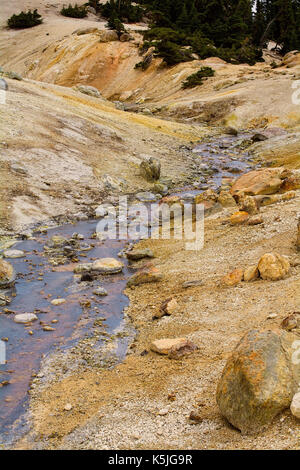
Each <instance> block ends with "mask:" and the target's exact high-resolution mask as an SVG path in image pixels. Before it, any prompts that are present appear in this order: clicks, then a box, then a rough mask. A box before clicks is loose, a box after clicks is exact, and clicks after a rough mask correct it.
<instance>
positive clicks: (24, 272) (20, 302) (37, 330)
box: [0, 134, 251, 444]
mask: <svg viewBox="0 0 300 470" xmlns="http://www.w3.org/2000/svg"><path fill="white" fill-rule="evenodd" d="M245 138H249V134H244V135H243V136H239V137H233V136H226V137H222V138H219V139H214V140H213V141H212V142H206V143H202V144H201V145H199V146H197V147H196V148H195V149H194V150H193V153H195V154H196V156H197V155H199V158H200V157H201V159H200V160H201V162H202V163H200V168H203V170H204V173H205V168H207V167H208V168H210V171H209V174H208V175H206V176H205V180H206V183H203V185H202V187H201V186H199V187H198V188H195V187H192V188H182V189H181V190H178V192H177V193H175V192H174V193H173V194H181V195H182V197H183V198H184V196H185V194H187V193H188V194H191V193H192V194H195V193H199V192H202V191H203V190H204V189H206V187H216V188H217V187H219V186H220V185H221V180H222V178H223V177H231V178H232V177H236V176H237V173H242V172H246V171H248V170H249V169H250V168H251V156H250V155H249V154H248V153H247V152H246V151H244V152H243V151H241V149H240V143H241V141H242V140H243V139H245ZM201 165H202V166H201ZM97 222H98V221H97V220H89V221H84V222H77V223H76V224H68V225H65V226H61V227H56V228H53V229H49V230H47V232H46V233H38V232H37V233H35V234H34V238H35V239H34V240H25V241H21V242H19V243H17V245H16V246H15V248H17V249H18V250H23V251H24V252H25V254H26V256H25V257H24V258H18V259H8V261H9V262H11V263H12V264H13V266H14V268H15V270H16V272H17V273H18V276H17V281H16V283H15V286H14V288H13V289H8V290H6V291H5V292H4V291H3V292H2V293H5V294H6V295H8V296H9V297H11V299H12V301H11V303H10V304H9V305H7V306H6V307H0V339H1V338H8V341H7V342H6V354H7V357H6V359H7V363H6V364H5V365H0V383H4V384H5V383H6V382H8V383H7V384H6V385H3V386H0V444H1V443H5V442H7V441H8V440H9V436H10V433H11V429H12V425H13V423H14V422H15V421H16V420H17V424H18V426H17V427H18V428H22V424H24V423H22V417H23V416H24V412H25V410H26V407H27V404H28V397H29V395H28V389H29V385H30V382H31V380H32V376H33V375H34V374H37V373H38V371H39V366H40V363H41V359H42V358H43V357H44V356H45V355H47V354H49V353H50V352H52V351H54V350H55V348H56V349H57V348H59V350H64V349H67V348H70V347H71V346H73V345H74V344H76V342H77V341H78V340H79V339H80V338H82V337H84V336H85V335H88V334H89V333H90V332H91V330H92V327H93V325H94V323H95V320H97V319H99V318H100V319H102V318H105V327H106V332H107V333H108V334H113V333H114V332H115V331H117V330H118V329H119V328H120V326H121V325H122V321H123V310H124V308H125V307H126V306H127V305H128V299H127V297H126V296H125V295H124V294H123V291H124V288H125V285H126V281H127V279H128V278H129V277H130V276H131V274H132V270H131V269H130V266H129V265H128V262H127V260H126V259H124V258H122V261H123V262H124V270H123V273H121V274H114V275H107V276H101V277H100V278H98V279H97V280H96V281H93V282H84V283H80V282H79V281H78V279H76V278H74V273H73V268H74V264H72V263H67V264H64V265H59V266H53V265H51V264H50V263H49V260H48V258H47V256H45V255H44V245H45V244H46V243H47V241H48V240H49V239H50V238H51V237H52V236H53V235H61V236H63V237H66V238H71V236H72V234H73V233H74V232H77V233H80V234H82V235H83V236H84V243H87V244H89V245H90V246H91V249H90V250H89V251H80V250H79V251H78V252H77V255H78V261H79V262H80V263H88V262H91V261H93V260H94V259H97V258H104V257H110V258H117V257H118V253H119V252H120V251H121V250H123V249H124V248H125V246H126V244H127V243H128V241H117V240H116V241H112V240H106V241H105V242H100V241H99V240H97V239H96V240H95V239H94V238H92V235H93V233H94V232H95V230H96V225H97ZM99 286H101V287H104V288H105V289H106V290H107V292H108V295H107V296H105V297H98V296H96V295H94V294H93V291H94V290H95V288H96V287H99ZM59 297H61V298H64V299H66V302H65V303H63V304H61V305H56V306H55V305H52V304H51V300H53V299H56V298H59ZM84 302H90V305H89V306H88V308H84V307H83V306H82V305H83V303H84ZM5 309H8V311H11V313H9V312H7V310H5ZM25 312H32V313H35V314H36V315H37V316H38V320H37V321H34V322H32V324H30V325H28V326H27V325H22V324H17V323H15V322H14V314H15V313H25ZM53 320H54V322H53ZM45 324H46V325H49V326H51V327H53V328H54V330H53V331H44V330H43V326H44V325H45ZM101 343H102V339H101V338H100V339H99V340H98V341H97V344H96V345H95V348H97V347H99V346H100V345H101ZM127 346H128V339H127V340H126V337H125V338H123V339H121V340H120V341H119V343H118V348H117V355H118V357H119V359H120V361H121V360H122V359H123V358H124V357H125V355H126V351H127ZM14 429H15V428H14Z"/></svg>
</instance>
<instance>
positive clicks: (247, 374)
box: [216, 330, 297, 434]
mask: <svg viewBox="0 0 300 470" xmlns="http://www.w3.org/2000/svg"><path fill="white" fill-rule="evenodd" d="M295 338H296V337H295V336H294V335H292V334H291V333H287V332H285V331H284V332H282V331H270V330H265V331H260V330H252V331H250V332H248V333H247V334H246V335H245V336H244V337H243V338H242V340H241V341H240V343H239V344H238V345H237V347H236V349H235V350H234V352H233V353H232V355H231V356H230V357H229V359H228V361H227V364H226V366H225V368H224V371H223V374H222V377H221V379H220V381H219V383H218V387H217V395H216V398H217V403H218V406H219V408H220V411H221V413H222V415H223V416H225V417H226V418H227V420H228V421H229V422H230V423H231V424H232V425H233V426H234V427H236V428H238V429H239V430H240V431H242V433H245V434H253V433H257V432H259V431H261V430H262V429H264V428H265V427H266V426H267V425H268V424H269V423H270V422H271V421H272V420H273V418H274V417H275V416H276V415H277V414H278V413H280V412H281V411H283V410H284V409H286V408H288V407H289V406H290V404H291V401H292V398H293V395H294V393H295V391H296V389H297V381H296V379H295V377H294V374H293V370H292V365H291V356H292V344H293V342H294V341H295Z"/></svg>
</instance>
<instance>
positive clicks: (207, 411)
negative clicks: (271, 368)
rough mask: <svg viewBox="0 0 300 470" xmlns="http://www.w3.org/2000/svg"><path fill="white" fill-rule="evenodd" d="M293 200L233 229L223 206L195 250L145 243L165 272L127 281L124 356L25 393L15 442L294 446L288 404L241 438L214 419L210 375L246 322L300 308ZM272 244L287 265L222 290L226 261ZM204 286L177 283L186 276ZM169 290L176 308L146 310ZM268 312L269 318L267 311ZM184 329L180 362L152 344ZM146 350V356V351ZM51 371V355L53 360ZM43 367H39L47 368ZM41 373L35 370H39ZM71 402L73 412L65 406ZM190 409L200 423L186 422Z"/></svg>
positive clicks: (242, 262)
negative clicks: (144, 281)
mask: <svg viewBox="0 0 300 470" xmlns="http://www.w3.org/2000/svg"><path fill="white" fill-rule="evenodd" d="M299 203H300V194H299V191H298V195H297V198H296V199H294V200H292V201H289V202H285V203H279V204H277V205H273V206H269V207H266V208H263V209H262V215H263V218H264V225H261V226H256V227H250V226H242V227H241V226H240V227H232V226H230V225H229V224H228V223H227V222H226V221H227V217H228V213H226V212H224V211H223V212H222V213H220V214H218V215H217V216H212V217H211V218H208V219H207V220H206V224H205V246H204V249H203V250H202V251H200V252H199V253H197V254H195V252H189V251H186V250H185V245H184V242H183V241H178V240H177V241H174V240H173V241H171V242H168V243H166V242H164V241H154V240H150V241H144V242H142V244H141V246H143V247H146V246H147V247H150V248H151V249H153V251H154V253H155V255H156V258H155V264H156V265H157V267H159V268H160V269H161V271H162V273H163V274H164V280H163V281H162V282H161V283H159V284H152V285H151V284H149V285H144V286H139V287H136V288H134V289H128V290H127V294H128V296H129V298H130V307H129V308H128V310H127V311H126V317H127V318H128V319H130V320H131V321H132V322H133V324H134V326H135V327H136V329H137V331H138V335H137V338H136V340H135V341H134V343H133V345H132V347H131V350H130V354H129V355H128V357H127V358H126V360H125V361H124V363H122V364H120V365H119V366H117V367H116V368H115V369H113V370H111V371H107V370H106V371H105V370H99V369H97V368H96V369H89V370H84V369H81V370H79V371H78V372H77V373H72V372H71V373H67V374H66V377H65V378H62V377H61V374H58V375H57V378H55V377H54V378H52V383H50V385H49V384H43V383H41V385H40V386H39V385H38V384H39V380H37V388H36V389H35V390H34V391H33V392H32V393H33V395H32V400H31V406H30V410H31V413H32V418H31V419H32V421H31V422H32V425H33V430H32V431H31V432H30V433H29V434H28V435H27V437H26V438H25V439H22V441H21V442H19V443H18V446H17V447H18V448H46V449H48V448H49V449H54V448H59V449H73V448H75V449H87V448H90V449H109V448H114V449H165V448H167V449H185V448H188V449H298V448H299V446H300V440H299V439H300V434H299V423H298V422H297V420H296V419H295V418H293V417H292V415H291V413H290V411H289V410H287V411H286V412H285V413H283V414H281V415H280V416H278V417H277V418H276V419H275V421H274V423H273V424H272V425H271V426H270V427H269V429H268V430H267V431H265V432H263V433H260V434H258V435H257V436H243V435H241V434H240V433H239V432H238V431H237V430H235V429H233V428H232V427H231V426H230V425H228V423H226V422H225V420H224V419H223V418H222V417H221V415H220V413H219V411H218V408H217V405H216V402H215V391H216V386H217V382H218V380H219V377H220V375H221V372H222V369H223V367H224V365H225V361H226V358H227V357H228V355H229V354H230V352H231V351H232V349H233V348H234V346H235V345H236V344H237V342H238V341H239V339H240V338H241V337H242V336H243V335H244V334H245V333H246V332H247V331H248V330H249V329H251V328H274V327H276V326H279V324H280V322H281V321H282V319H283V318H285V317H286V316H287V315H288V314H290V313H292V312H294V311H297V310H299V307H300V294H299V292H300V264H299V263H300V257H299V253H298V254H297V252H296V249H295V234H296V214H297V212H298V211H299V205H300V204H299ZM269 251H277V252H279V253H281V254H284V255H287V256H288V257H289V258H290V260H291V261H292V264H293V267H292V270H291V274H290V275H289V277H288V278H286V279H284V280H281V281H278V282H268V281H262V280H259V281H256V282H253V283H241V284H240V285H239V286H237V287H233V288H224V287H222V286H221V285H220V279H221V278H222V276H223V275H224V274H226V273H227V272H229V271H231V270H233V269H234V268H237V267H239V268H244V267H246V266H249V265H252V264H255V263H256V262H257V261H258V259H259V258H260V256H261V255H263V254H264V253H266V252H269ZM199 279H201V280H202V281H203V286H199V287H193V288H189V289H184V288H183V287H182V283H183V282H184V281H187V280H199ZM170 296H172V297H175V298H176V299H177V301H178V303H179V310H178V313H176V314H173V315H171V316H170V317H163V318H162V319H160V320H153V319H152V317H153V315H155V313H156V312H157V311H158V309H159V307H160V305H161V303H162V301H163V300H165V299H166V298H169V297H170ZM273 314H276V317H275V318H272V319H270V318H268V317H269V316H270V315H272V316H273ZM182 336H184V337H187V338H189V339H190V340H192V341H193V342H194V343H196V345H197V346H198V347H199V350H198V351H197V352H196V353H194V354H192V355H190V356H189V357H185V358H184V359H182V360H170V359H168V358H167V357H165V356H160V355H158V354H156V353H153V352H151V351H150V343H151V341H152V340H154V339H158V338H164V337H167V338H173V337H182ZM145 351H147V354H145ZM53 369H54V370H55V359H54V362H53ZM45 370H46V369H45ZM42 371H43V368H42ZM66 403H71V404H72V406H73V408H72V410H71V411H64V407H65V405H66ZM192 410H196V411H198V412H199V413H200V416H201V418H202V421H200V422H199V423H198V424H193V423H192V422H191V421H190V420H189V414H190V412H191V411H192Z"/></svg>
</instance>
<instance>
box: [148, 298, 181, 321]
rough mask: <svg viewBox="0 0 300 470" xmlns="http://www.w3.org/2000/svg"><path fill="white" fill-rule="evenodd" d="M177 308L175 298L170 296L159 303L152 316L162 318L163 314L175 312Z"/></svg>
mask: <svg viewBox="0 0 300 470" xmlns="http://www.w3.org/2000/svg"><path fill="white" fill-rule="evenodd" d="M177 310H178V302H177V300H176V299H175V298H174V297H170V298H169V299H167V300H165V301H164V302H163V303H162V304H161V306H160V309H159V311H158V312H157V313H156V314H155V315H154V317H153V318H162V317H163V316H164V315H172V314H173V313H175V312H177Z"/></svg>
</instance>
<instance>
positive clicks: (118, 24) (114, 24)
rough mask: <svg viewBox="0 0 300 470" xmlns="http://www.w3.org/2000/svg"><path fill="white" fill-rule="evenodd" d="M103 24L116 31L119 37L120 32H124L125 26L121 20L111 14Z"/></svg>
mask: <svg viewBox="0 0 300 470" xmlns="http://www.w3.org/2000/svg"><path fill="white" fill-rule="evenodd" d="M105 26H106V28H108V29H111V30H113V31H116V33H117V35H118V38H119V39H120V37H121V36H122V34H123V33H125V32H126V29H125V26H124V25H123V23H122V21H121V20H120V19H119V18H117V17H116V16H114V15H113V16H111V18H109V20H108V22H107V24H106V25H105Z"/></svg>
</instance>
